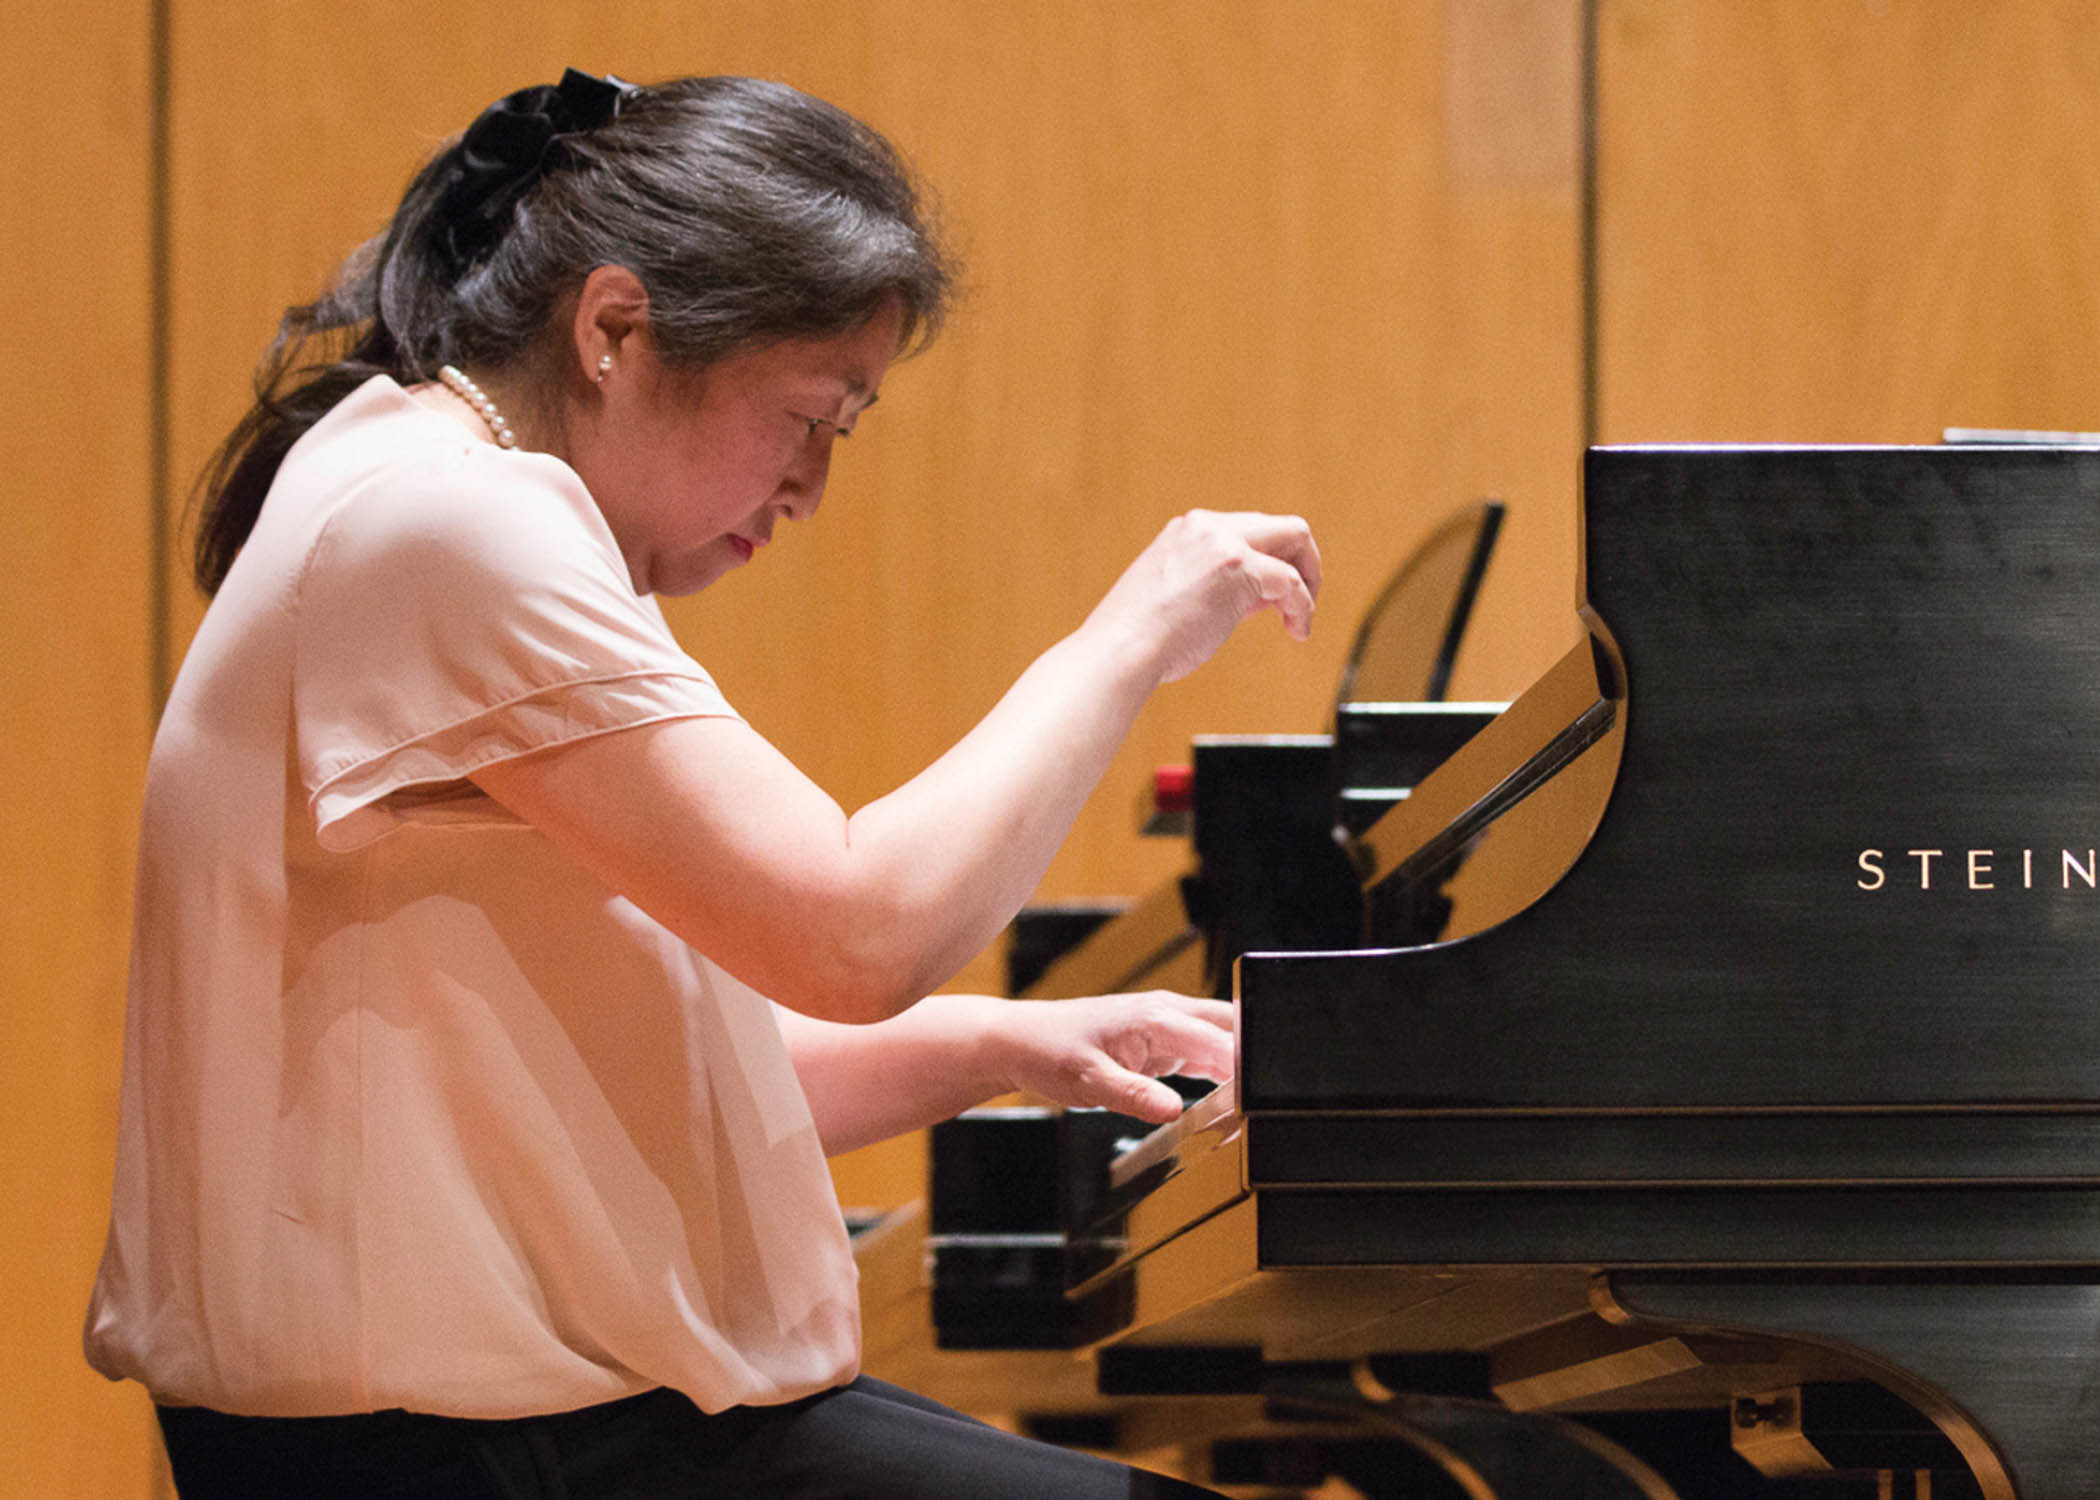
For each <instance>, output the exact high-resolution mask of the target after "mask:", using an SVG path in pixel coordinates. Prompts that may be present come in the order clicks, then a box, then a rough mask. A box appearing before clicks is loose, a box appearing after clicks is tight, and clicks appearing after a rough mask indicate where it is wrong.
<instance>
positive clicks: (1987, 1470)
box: [1594, 1272, 2100, 1500]
mask: <svg viewBox="0 0 2100 1500" xmlns="http://www.w3.org/2000/svg"><path fill="white" fill-rule="evenodd" d="M1594 1300H1595V1302H1596V1305H1597V1309H1598V1311H1599V1312H1600V1313H1601V1314H1602V1315H1603V1316H1604V1317H1606V1318H1607V1319H1610V1320H1612V1321H1615V1322H1623V1323H1630V1322H1634V1321H1636V1320H1637V1321H1639V1322H1640V1323H1642V1324H1652V1323H1662V1324H1665V1325H1678V1326H1679V1327H1680V1328H1681V1331H1685V1332H1707V1333H1737V1334H1740V1333H1744V1332H1754V1333H1756V1334H1760V1335H1766V1336H1770V1335H1774V1334H1777V1335H1780V1336H1782V1337H1786V1338H1791V1339H1797V1340H1799V1341H1801V1342H1804V1343H1809V1344H1815V1345H1820V1346H1822V1347H1824V1348H1827V1349H1833V1350H1835V1351H1837V1352H1839V1353H1841V1354H1842V1355H1844V1356H1845V1357H1847V1358H1849V1359H1850V1360H1852V1361H1854V1362H1855V1363H1857V1365H1858V1366H1859V1369H1860V1371H1861V1373H1862V1374H1864V1375H1865V1376H1867V1377H1868V1378H1869V1379H1872V1380H1874V1381H1877V1382H1878V1383H1880V1384H1881V1385H1883V1386H1885V1387H1886V1388H1887V1389H1888V1390H1890V1391H1891V1392H1893V1393H1894V1394H1895V1395H1897V1396H1899V1397H1901V1398H1903V1399H1904V1400H1906V1401H1908V1402H1910V1404H1911V1405H1913V1406H1915V1407H1916V1408H1917V1409H1918V1410H1919V1411H1920V1412H1921V1413H1923V1414H1924V1415H1925V1416H1926V1417H1928V1418H1930V1419H1931V1420H1932V1421H1933V1422H1934V1423H1935V1424H1936V1425H1937V1426H1938V1427H1939V1428H1940V1430H1941V1431H1942V1432H1944V1433H1945V1434H1946V1436H1947V1438H1948V1439H1949V1440H1950V1441H1951V1442H1952V1443H1953V1444H1954V1446H1955V1447H1956V1448H1957V1449H1958V1450H1959V1451H1960V1453H1961V1456H1962V1458H1963V1460H1964V1461H1966V1462H1967V1463H1968V1465H1969V1467H1970V1469H1971V1471H1972V1473H1973V1475H1974V1478H1975V1481H1976V1484H1977V1487H1978V1489H1979V1490H1980V1491H1981V1493H1982V1495H1983V1497H1984V1500H2091V1497H2092V1496H2095V1495H2100V1442H2096V1441H2095V1439H2094V1434H2095V1432H2100V1284H2095V1283H2093V1282H2090V1281H2071V1280H2046V1279H2042V1278H2033V1279H2029V1280H2024V1281H2021V1280H2003V1281H1955V1280H1952V1279H1945V1280H1942V1279H1933V1278H1926V1277H1921V1278H1918V1279H1916V1280H1912V1281H1886V1280H1879V1281H1866V1280H1847V1279H1842V1278H1831V1279H1825V1280H1777V1279H1756V1278H1753V1277H1750V1276H1747V1275H1746V1276H1743V1277H1741V1278H1740V1279H1728V1278H1727V1277H1725V1276H1721V1275H1717V1276H1713V1277H1705V1276H1700V1277H1693V1276H1673V1275H1669V1274H1667V1273H1626V1272H1613V1273H1608V1274H1607V1275H1605V1276H1603V1277H1600V1278H1599V1284H1598V1286H1597V1288H1596V1290H1595V1294H1594Z"/></svg>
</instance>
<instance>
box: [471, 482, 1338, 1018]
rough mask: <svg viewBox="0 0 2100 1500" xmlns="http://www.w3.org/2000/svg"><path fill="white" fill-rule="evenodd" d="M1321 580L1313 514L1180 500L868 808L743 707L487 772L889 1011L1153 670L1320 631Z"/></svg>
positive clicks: (1118, 737) (774, 982) (520, 808)
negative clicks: (1036, 653)
mask: <svg viewBox="0 0 2100 1500" xmlns="http://www.w3.org/2000/svg"><path fill="white" fill-rule="evenodd" d="M1318 582H1319V562H1318V554H1317V552H1316V551H1315V550H1314V548H1313V543H1312V538H1311V535H1310V533H1309V532H1308V531H1307V530H1306V528H1305V525H1304V523H1303V522H1301V521H1298V520H1296V519H1295V518H1291V517H1273V516H1259V515H1251V514H1238V515H1216V514H1210V513H1203V512H1198V513H1195V514H1194V515H1192V516H1189V517H1183V518H1182V519H1181V520H1179V521H1176V522H1174V523H1172V524H1171V525H1170V526H1169V527H1168V528H1167V530H1166V531H1165V532H1163V533H1161V536H1160V538H1159V540H1157V541H1155V542H1154V543H1153V544H1152V546H1150V547H1148V548H1147V549H1146V551H1145V552H1144V553H1143V554H1142V555H1141V556H1140V557H1139V558H1138V560H1137V561H1136V562H1135V563H1133V564H1132V565H1131V567H1130V568H1129V569H1128V570H1126V572H1125V573H1124V574H1123V576H1122V578H1120V579H1119V580H1118V581H1117V583H1116V585H1115V587H1114V588H1113V589H1111V590H1110V591H1109V594H1108V595H1107V597H1106V598H1104V599H1103V600H1102V602H1101V603H1100V605H1099V606H1097V607H1096V608H1095V610H1094V611H1093V613H1092V614H1091V615H1089V616H1088V618H1087V621H1086V623H1085V624H1084V625H1082V626H1081V627H1080V629H1079V630H1077V631H1075V632H1074V633H1073V634H1071V635H1070V636H1067V637H1066V638H1065V639H1064V640H1062V641H1060V642H1058V643H1057V644H1056V645H1055V646H1053V647H1051V648H1050V650H1048V651H1046V652H1045V653H1044V654H1043V655H1042V656H1041V657H1039V658H1038V659H1037V660H1036V661H1035V662H1034V663H1033V664H1032V665H1031V666H1030V667H1029V668H1028V670H1027V671H1026V672H1024V673H1023V674H1022V675H1021V677H1020V679H1019V680H1018V681H1017V682H1016V683H1015V684H1014V686H1013V687H1012V689H1010V690H1009V691H1008V692H1007V693H1006V695H1005V696H1004V697H1003V698H1001V699H1000V701H999V703H998V704H997V706H995V707H994V708H993V709H992V711H991V712H990V713H989V714H987V715H986V716H985V718H984V719H983V721H982V722H980V723H979V724H978V725H977V726H976V727H975V728H974V729H972V730H971V731H970V732H969V733H968V734H967V735H965V736H964V737H963V738H962V740H960V741H959V742H958V743H957V744H956V745H955V746H954V747H953V748H952V749H950V750H949V751H948V752H947V753H946V754H945V755H943V756H942V757H941V758H940V759H939V760H937V761H935V762H934V763H933V765H931V766H929V767H928V768H927V769H926V770H925V771H923V772H921V773H920V774H919V775H918V776H915V777H913V778H912V779H911V780H910V781H908V782H906V783H905V784H904V785H903V786H901V787H899V788H898V789H897V790H896V791H894V792H892V793H890V794H889V795H887V796H885V797H881V798H879V799H877V800H876V801H874V802H871V803H869V804H868V805H867V806H866V807H864V808H862V809H861V810H860V811H858V812H856V813H854V814H853V815H852V816H850V817H849V816H847V815H846V814H845V813H844V811H842V810H841V809H840V807H839V806H838V804H837V803H835V802H834V801H832V800H831V798H830V797H828V796H826V795H825V794H824V793H823V792H822V791H821V790H820V789H819V788H818V787H816V786H815V785H814V784H813V783H812V782H810V781H809V780H808V779H807V778H806V777H804V776H803V775H802V773H801V772H799V771H797V770H796V769H795V767H794V766H793V765H792V764H790V763H789V762H788V760H787V759H786V758H785V757H784V756H782V755H781V754H780V753H779V752H778V751H777V750H775V749H774V748H773V747H772V746H771V745H769V744H768V743H767V742H766V741H765V740H764V739H763V738H762V737H761V736H760V735H759V734H758V733H757V732H756V731H754V730H752V729H751V728H750V727H749V726H747V725H745V724H743V723H741V722H739V721H737V720H733V719H681V720H673V721H669V722H666V723H661V724H654V725H647V726H642V727H639V728H635V729H628V730H622V731H620V732H617V733H614V734H607V735H602V736H598V737H596V738H593V739H587V740H582V741H578V742H575V743H572V744H569V745H564V746H561V747H559V748H557V749H554V750H549V751H545V752H542V753H540V754H536V755H529V756H524V757H521V758H519V759H516V760H511V761H505V762H502V763H499V764H497V765H493V766H489V767H486V768H484V769H483V770H481V771H478V772H476V773H475V776H474V779H475V780H476V781H477V782H478V783H479V784H480V785H481V786H482V787H483V789H485V790H486V791H487V792H488V793H489V794H490V795H491V796H493V797H494V798H496V799H497V800H498V801H499V802H501V803H503V804H504V805H505V806H506V807H508V808H510V809H511V811H513V812H514V813H516V814H517V815H518V816H519V817H521V818H523V819H525V821H527V822H529V823H531V824H533V825H534V826H536V827H537V828H539V829H540V830H541V831H542V832H543V833H545V834H546V835H547V837H548V838H549V839H551V840H552V841H553V842H554V843H555V844H556V845H557V846H558V847H560V848H561V849H563V850H564V851H565V852H566V853H568V854H569V855H570V856H571V857H573V858H575V859H577V860H579V861H580V862H582V863H583V864H584V865H586V866H587V867H588V868H590V869H592V870H594V871H596V872H597V873H598V874H599V875H600V876H601V877H602V878H603V879H604V880H605V881H606V883H607V884H608V885H609V886H610V887H611V888H612V889H613V890H615V891H618V892H619V893H621V894H622V895H624V896H627V897H628V898H629V899H631V900H633V901H634V902H635V903H636V904H637V905H638V906H640V907H641V908H642V909H643V910H645V911H647V912H648V913H649V914H650V915H652V916H654V917H655V918H656V919H657V920H658V921H660V922H662V923H663V924H664V925H665V926H666V927H668V928H670V929H671V930H672V931H673V932H675V933H677V934H678V935H679V936H680V937H682V938H684V939H685V940H686V941H687V942H689V943H691V944H692V945H693V946H695V947H697V948H699V949H700V950H701V951H703V952H705V953H706V954H707V955H708V956H709V957H710V958H712V959H714V960H715V961H716V962H717V963H719V964H721V965H722V966H723V967H724V968H726V969H728V970H729V971H730V972H731V973H733V974H735V975H737V977H738V978H740V979H742V980H743V981H744V982H745V983H747V984H749V985H751V986H752V987H753V988H754V989H757V990H759V991H760V992H762V993H764V994H767V995H770V996H772V997H773V998H774V999H776V1000H778V1001H780V1002H781V1003H783V1004H785V1005H787V1006H789V1007H791V1008H793V1009H795V1010H798V1011H802V1012H804V1013H806V1014H809V1015H813V1016H818V1017H821V1018H826V1019H832V1020H840V1021H853V1022H867V1021H875V1020H880V1019H882V1018H883V1017H885V1016H890V1015H894V1014H896V1013H897V1012H899V1011H901V1010H903V1009H904V1008H905V1007H906V1006H908V1005H910V1004H911V1003H912V1002H913V1001H914V1000H916V999H918V998H919V997H920V996H922V995H925V994H927V993H928V992H930V991H932V990H933V989H936V988H937V987H939V985H941V984H942V983H944V982H945V981H946V980H948V979H949V978H951V977H952V976H953V975H954V974H955V973H956V971H957V970H959V969H960V968H961V967H962V965H963V964H965V963H967V962H968V961H969V959H970V958H971V957H972V956H973V955H974V954H976V953H977V952H978V951H979V950H981V949H982V948H983V947H984V946H985V944H986V943H988V942H990V941H991V939H992V938H993V937H994V936H995V935H996V934H997V933H998V931H999V930H1000V928H1002V927H1003V926H1004V925H1005V924H1006V923H1007V922H1008V921H1009V920H1010V919H1011V918H1012V916H1013V914H1014V912H1015V911H1017V910H1018V909H1019V908H1020V905H1021V903H1022V902H1023V901H1025V900H1026V899H1027V897H1028V895H1029V893H1030V892H1031V891H1032V890H1033V889H1034V887H1035V884H1036V882H1037V881H1038V880H1039V879H1040V878H1041V876H1042V872H1043V869H1044V868H1045V866H1047V865H1048V863H1049V861H1050V857H1051V855H1052V854H1054V853H1055V852H1056V850H1057V846H1058V845H1059V843H1061V842H1062V841H1063V839H1064V837H1065V835H1066V833H1067V832H1068V831H1069V830H1070V828H1071V825H1072V821H1073V819H1074V818H1075V817H1076V816H1077V815H1078V812H1079V809H1080V807H1081V805H1082V804H1083V803H1084V801H1085V799H1086V797H1087V795H1088V793H1089V792H1090V791H1091V790H1092V788H1093V786H1094V783H1095V782H1096V781H1097V780H1098V779H1099V778H1100V775H1101V773H1102V771H1103V770H1104V769H1105V768H1106V767H1107V764H1108V762H1109V759H1110V758H1111V757H1112V756H1113V755H1114V753H1115V750H1116V747H1117V746H1118V745H1119V744H1120V743H1121V742H1122V739H1123V737H1124V735H1125V734H1126V733H1127V732H1128V731H1129V728H1130V725H1131V722H1132V720H1133V719H1134V718H1135V717H1136V714H1137V712H1138V709H1139V708H1140V707H1141V706H1142V705H1143V703H1144V701H1145V698H1146V696H1147V695H1148V694H1149V693H1150V692H1151V691H1152V689H1153V688H1154V687H1155V686H1156V685H1157V684H1158V683H1160V682H1162V681H1166V680H1168V679H1170V678H1173V677H1177V676H1180V675H1182V674H1183V673H1185V672H1187V671H1190V670H1192V669H1193V668H1194V667H1195V666H1197V665H1199V664H1200V663H1201V662H1203V661H1204V660H1206V659H1207V658H1208V657H1209V656H1210V655H1211V653H1212V652H1213V651H1215V650H1216V649H1217V647H1218V646H1219V645H1220V644H1221V643H1222V642H1223V641H1224V640H1225V638H1226V637H1227V636H1228V635H1230V634H1231V632H1232V630H1233V629H1234V628H1235V627H1236V626H1237V625H1238V623H1239V622H1240V621H1241V620H1242V619H1244V618H1245V617H1246V616H1247V615H1249V614H1252V613H1254V612H1256V611H1257V610H1260V609H1262V608H1264V607H1272V608H1275V609H1277V610H1278V611H1279V612H1281V613H1282V615H1283V616H1284V619H1285V622H1286V624H1287V625H1288V626H1289V627H1290V629H1291V630H1292V632H1293V633H1294V634H1297V635H1300V636H1302V635H1303V634H1305V632H1306V630H1307V629H1308V628H1309V624H1310V618H1311V611H1312V601H1313V594H1314V591H1315V590H1316V589H1317V587H1318Z"/></svg>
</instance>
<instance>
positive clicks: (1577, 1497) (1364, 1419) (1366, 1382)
mask: <svg viewBox="0 0 2100 1500" xmlns="http://www.w3.org/2000/svg"><path fill="white" fill-rule="evenodd" d="M1262 1393H1263V1395H1264V1396H1266V1397H1268V1398H1269V1402H1270V1406H1271V1409H1272V1411H1274V1412H1275V1413H1276V1414H1278V1415H1283V1414H1287V1413H1288V1414H1298V1415H1304V1416H1318V1417H1328V1418H1341V1419H1344V1420H1349V1421H1353V1422H1355V1423H1356V1424H1357V1425H1359V1426H1360V1427H1361V1428H1363V1429H1364V1430H1366V1431H1368V1432H1371V1433H1374V1434H1376V1435H1377V1436H1379V1437H1381V1438H1384V1439H1387V1440H1389V1441H1390V1442H1392V1443H1395V1444H1397V1445H1399V1446H1400V1447H1401V1448H1403V1449H1405V1450H1407V1452H1408V1462H1407V1466H1406V1467H1407V1469H1408V1470H1409V1472H1408V1473H1406V1474H1403V1473H1399V1472H1395V1473H1393V1474H1392V1476H1391V1483H1390V1485H1387V1484H1382V1483H1381V1481H1382V1479H1383V1478H1384V1476H1383V1475H1381V1473H1380V1472H1379V1468H1378V1465H1377V1462H1376V1460H1372V1461H1371V1462H1370V1463H1359V1464H1356V1465H1352V1466H1351V1467H1350V1468H1349V1469H1347V1470H1346V1471H1344V1472H1345V1477H1346V1478H1347V1479H1348V1480H1349V1481H1350V1482H1351V1483H1352V1484H1354V1485H1355V1486H1356V1487H1357V1488H1358V1489H1361V1490H1363V1492H1364V1494H1365V1495H1366V1496H1368V1497H1370V1500H1384V1497H1385V1496H1388V1495H1390V1496H1393V1497H1396V1500H1397V1497H1401V1496H1409V1497H1411V1496H1415V1495H1419V1494H1421V1493H1422V1490H1421V1489H1420V1488H1419V1481H1418V1480H1416V1479H1415V1478H1414V1477H1413V1474H1414V1472H1415V1471H1418V1470H1419V1467H1420V1465H1419V1463H1418V1462H1417V1460H1427V1461H1428V1462H1429V1463H1430V1464H1431V1465H1433V1466H1434V1467H1435V1468H1436V1469H1437V1470H1438V1471H1440V1472H1441V1473H1442V1474H1443V1475H1444V1476H1445V1477H1446V1479H1447V1480H1448V1481H1449V1485H1450V1493H1451V1495H1452V1496H1454V1497H1464V1500H1533V1497H1537V1496H1547V1495H1550V1496H1555V1497H1558V1500H1678V1495H1677V1491H1676V1490H1674V1489H1672V1488H1671V1487H1670V1485H1669V1484H1667V1483H1666V1482H1665V1481H1664V1480H1663V1479H1662V1477H1661V1476H1660V1475H1658V1474H1656V1473H1655V1471H1654V1470H1652V1469H1650V1468H1649V1467H1648V1466H1647V1465H1646V1464H1644V1463H1642V1462H1641V1460H1640V1459H1638V1458H1636V1457H1634V1455H1633V1454H1631V1453H1629V1452H1627V1451H1626V1450H1625V1449H1624V1448H1622V1447H1620V1446H1619V1445H1618V1444H1616V1443H1614V1442H1612V1441H1611V1440H1610V1439H1609V1438H1606V1437H1604V1436H1602V1435H1601V1434H1598V1433H1595V1432H1592V1431H1590V1430H1589V1429H1588V1428H1585V1427H1582V1426H1580V1425H1579V1424H1577V1423H1574V1422H1569V1421H1565V1420H1563V1419H1561V1418H1559V1417H1552V1416H1546V1415H1543V1414H1540V1413H1535V1412H1513V1411H1508V1410H1505V1409H1504V1408H1502V1407H1500V1406H1497V1405H1495V1404H1494V1403H1492V1402H1487V1401H1472V1400H1461V1399H1458V1398H1454V1397H1447V1396H1409V1395H1396V1394H1391V1393H1387V1392H1382V1391H1379V1390H1377V1389H1376V1385H1375V1382H1374V1381H1371V1380H1370V1379H1369V1377H1368V1375H1367V1374H1366V1373H1364V1372H1362V1371H1359V1372H1358V1373H1357V1375H1356V1377H1355V1379H1354V1380H1353V1381H1343V1380H1338V1379H1335V1378H1333V1377H1331V1376H1313V1377H1297V1376H1293V1375H1287V1374H1282V1373H1279V1374H1277V1375H1275V1376H1272V1377H1271V1378H1270V1379H1268V1380H1266V1381H1264V1383H1263V1387H1262ZM1393 1467H1394V1469H1395V1470H1398V1469H1399V1468H1400V1465H1398V1464H1395V1465H1393Z"/></svg>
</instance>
